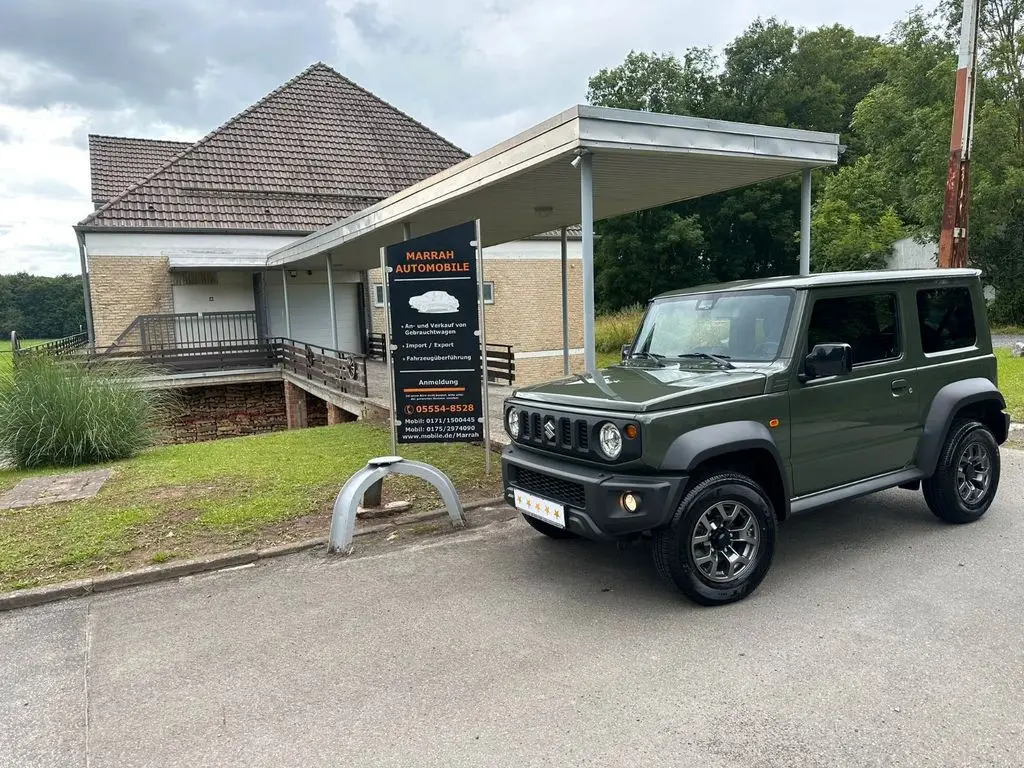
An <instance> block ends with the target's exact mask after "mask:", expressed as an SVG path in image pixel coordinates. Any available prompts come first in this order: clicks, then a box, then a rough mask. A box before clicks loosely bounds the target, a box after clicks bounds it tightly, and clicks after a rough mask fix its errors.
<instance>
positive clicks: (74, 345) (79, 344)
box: [12, 333, 89, 355]
mask: <svg viewBox="0 0 1024 768" xmlns="http://www.w3.org/2000/svg"><path fill="white" fill-rule="evenodd" d="M88 343H89V334H87V333H76V334H74V335H72V336H65V337H64V338H63V339H54V340H53V341H47V342H44V343H43V344H36V345H35V346H33V347H27V348H22V347H21V344H20V342H19V344H18V350H17V351H18V352H22V353H24V352H42V353H44V354H48V355H69V354H71V353H72V352H75V351H77V350H79V349H82V348H83V347H85V346H86V345H87V344H88ZM12 349H13V346H12Z"/></svg>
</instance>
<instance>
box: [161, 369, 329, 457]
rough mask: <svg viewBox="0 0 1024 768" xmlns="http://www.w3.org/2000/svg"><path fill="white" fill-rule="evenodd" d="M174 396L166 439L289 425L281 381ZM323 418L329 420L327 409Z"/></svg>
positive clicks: (257, 431) (199, 389) (178, 440)
mask: <svg viewBox="0 0 1024 768" xmlns="http://www.w3.org/2000/svg"><path fill="white" fill-rule="evenodd" d="M175 398H176V402H177V406H176V408H175V412H176V413H175V416H174V418H173V419H172V420H171V423H170V424H169V425H168V427H167V429H166V432H167V436H166V438H165V441H164V442H167V443H198V442H202V441H205V440H216V439H217V438H221V437H238V436H240V435H257V434H261V433H264V432H276V431H278V430H282V429H287V427H288V420H287V418H286V416H285V406H284V386H283V384H282V383H281V382H276V381H274V382H259V383H251V384H220V385H217V386H210V387H190V388H188V389H180V390H177V391H176V392H175ZM320 402H321V403H322V401H320ZM323 420H324V423H325V424H326V423H327V415H326V410H325V412H324V418H323Z"/></svg>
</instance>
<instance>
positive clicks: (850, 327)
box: [807, 293, 900, 365]
mask: <svg viewBox="0 0 1024 768" xmlns="http://www.w3.org/2000/svg"><path fill="white" fill-rule="evenodd" d="M816 344H849V345H850V346H851V347H852V348H853V364H854V365H866V364H867V363H877V362H880V361H882V360H893V359H895V358H897V357H899V356H900V332H899V316H898V313H897V310H896V296H895V294H891V293H877V294H872V295H868V296H841V297H836V298H833V299H818V300H817V301H816V302H814V310H813V311H812V312H811V325H810V327H809V328H808V330H807V351H808V352H810V351H811V350H812V349H813V348H814V346H815V345H816Z"/></svg>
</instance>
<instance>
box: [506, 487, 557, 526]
mask: <svg viewBox="0 0 1024 768" xmlns="http://www.w3.org/2000/svg"><path fill="white" fill-rule="evenodd" d="M516 504H517V505H525V506H526V508H527V509H535V510H537V511H538V512H544V514H546V515H551V516H552V517H554V518H555V519H556V520H561V519H562V510H560V509H558V507H552V506H551V505H550V504H543V506H542V504H541V502H540V501H537V502H534V501H533V500H532V499H524V498H523V497H522V496H520V495H519V494H518V493H517V494H516Z"/></svg>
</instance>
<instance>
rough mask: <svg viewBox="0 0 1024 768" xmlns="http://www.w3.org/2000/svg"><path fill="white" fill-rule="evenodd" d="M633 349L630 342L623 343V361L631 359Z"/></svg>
mask: <svg viewBox="0 0 1024 768" xmlns="http://www.w3.org/2000/svg"><path fill="white" fill-rule="evenodd" d="M632 351H633V348H632V346H630V345H629V344H623V345H622V362H626V361H627V360H629V353H630V352H632Z"/></svg>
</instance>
